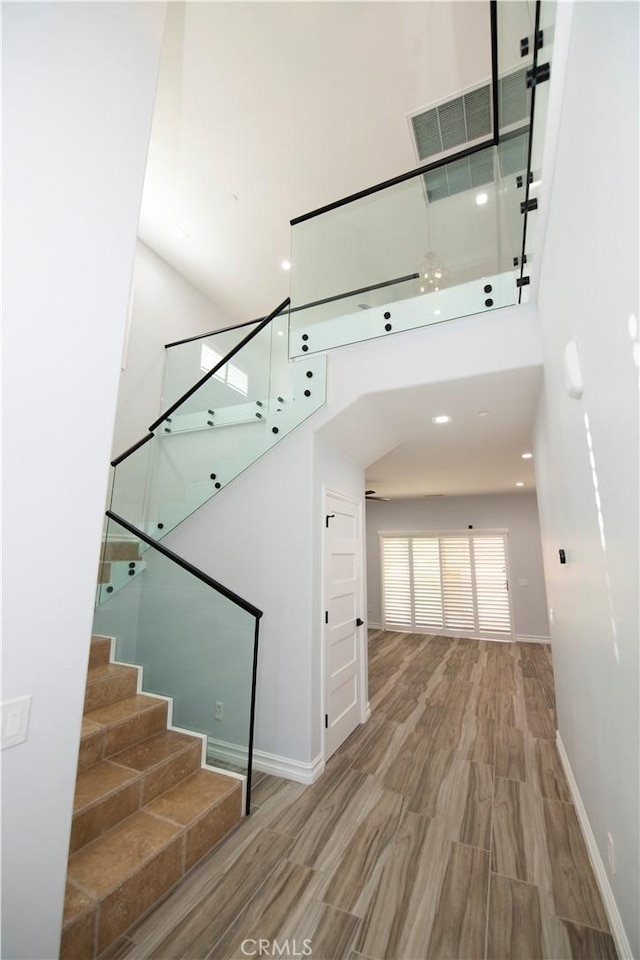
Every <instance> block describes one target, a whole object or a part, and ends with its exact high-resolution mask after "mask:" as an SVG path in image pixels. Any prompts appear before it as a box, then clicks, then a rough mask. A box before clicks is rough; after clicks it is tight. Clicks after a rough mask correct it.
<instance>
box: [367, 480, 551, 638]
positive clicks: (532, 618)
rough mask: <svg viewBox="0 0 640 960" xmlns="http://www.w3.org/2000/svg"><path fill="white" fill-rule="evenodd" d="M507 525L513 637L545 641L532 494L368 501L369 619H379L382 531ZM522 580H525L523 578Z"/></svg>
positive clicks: (546, 632) (541, 573) (478, 529)
mask: <svg viewBox="0 0 640 960" xmlns="http://www.w3.org/2000/svg"><path fill="white" fill-rule="evenodd" d="M469 524H473V528H474V532H482V530H483V529H485V530H489V529H508V531H509V536H508V551H509V589H510V594H511V605H512V612H513V621H514V624H513V625H514V633H515V636H516V639H522V640H548V639H549V620H548V617H547V600H546V594H545V587H544V571H543V567H542V549H541V545H540V524H539V520H538V504H537V501H536V495H535V493H504V494H486V495H482V496H461V497H442V498H440V497H438V498H437V499H429V500H425V499H422V500H416V499H411V500H390V501H389V502H388V503H384V502H382V501H378V500H369V501H368V502H367V584H368V597H369V600H368V603H369V618H370V619H371V621H372V623H381V622H382V602H381V596H380V593H381V590H380V584H381V570H380V544H379V533H380V532H381V531H386V532H389V531H403V532H409V531H415V532H423V531H427V530H460V531H461V532H463V533H467V532H468V527H469ZM523 580H524V581H526V584H523V583H522V582H521V581H523Z"/></svg>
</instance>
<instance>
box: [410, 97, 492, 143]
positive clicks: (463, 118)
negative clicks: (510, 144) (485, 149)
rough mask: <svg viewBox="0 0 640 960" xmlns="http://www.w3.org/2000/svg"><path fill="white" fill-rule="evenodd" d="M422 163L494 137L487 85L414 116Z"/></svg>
mask: <svg viewBox="0 0 640 960" xmlns="http://www.w3.org/2000/svg"><path fill="white" fill-rule="evenodd" d="M411 124H412V126H413V136H414V139H415V142H416V147H417V150H418V157H419V159H420V160H427V159H428V158H429V157H435V156H437V155H438V154H440V153H446V152H447V151H449V150H455V148H456V147H461V146H463V145H464V144H467V143H471V142H472V141H474V140H479V139H481V138H483V137H490V136H491V97H490V87H489V84H487V85H486V86H484V87H480V88H479V89H478V90H472V91H471V92H470V93H465V94H464V95H463V96H461V97H456V99H455V100H448V101H447V102H446V103H441V104H440V105H439V106H437V107H432V108H431V110H425V111H424V113H418V114H416V115H415V116H413V117H411Z"/></svg>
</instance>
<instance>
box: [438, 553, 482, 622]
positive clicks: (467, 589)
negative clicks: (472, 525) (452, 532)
mask: <svg viewBox="0 0 640 960" xmlns="http://www.w3.org/2000/svg"><path fill="white" fill-rule="evenodd" d="M440 568H441V577H442V597H443V602H444V625H445V627H446V628H447V629H448V630H453V631H454V632H458V633H465V632H467V633H468V632H469V631H473V630H474V629H475V616H474V609H473V586H472V583H471V550H470V547H469V538H468V537H441V539H440Z"/></svg>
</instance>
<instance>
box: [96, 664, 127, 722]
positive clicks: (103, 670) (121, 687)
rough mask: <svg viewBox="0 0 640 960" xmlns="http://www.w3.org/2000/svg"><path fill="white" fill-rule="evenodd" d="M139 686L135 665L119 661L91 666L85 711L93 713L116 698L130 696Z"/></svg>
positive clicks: (120, 698)
mask: <svg viewBox="0 0 640 960" xmlns="http://www.w3.org/2000/svg"><path fill="white" fill-rule="evenodd" d="M137 687H138V671H137V670H136V669H135V667H123V666H120V664H117V663H105V664H100V665H99V666H97V667H90V668H89V671H88V673H87V690H86V693H85V700H84V712H85V713H91V711H93V710H97V709H98V708H99V707H106V706H107V705H108V704H110V703H114V702H115V701H116V700H122V699H124V697H130V696H132V695H133V694H134V693H135V692H136V690H137Z"/></svg>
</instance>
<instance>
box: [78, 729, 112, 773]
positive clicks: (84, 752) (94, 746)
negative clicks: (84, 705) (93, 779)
mask: <svg viewBox="0 0 640 960" xmlns="http://www.w3.org/2000/svg"><path fill="white" fill-rule="evenodd" d="M105 739H106V731H105V728H104V727H101V726H100V724H98V723H94V722H93V721H92V720H89V719H88V717H87V716H84V717H83V718H82V732H81V734H80V751H79V753H78V773H83V772H84V771H85V770H88V769H89V767H92V766H93V764H94V763H98V761H100V760H102V759H103V757H104V743H105Z"/></svg>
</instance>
